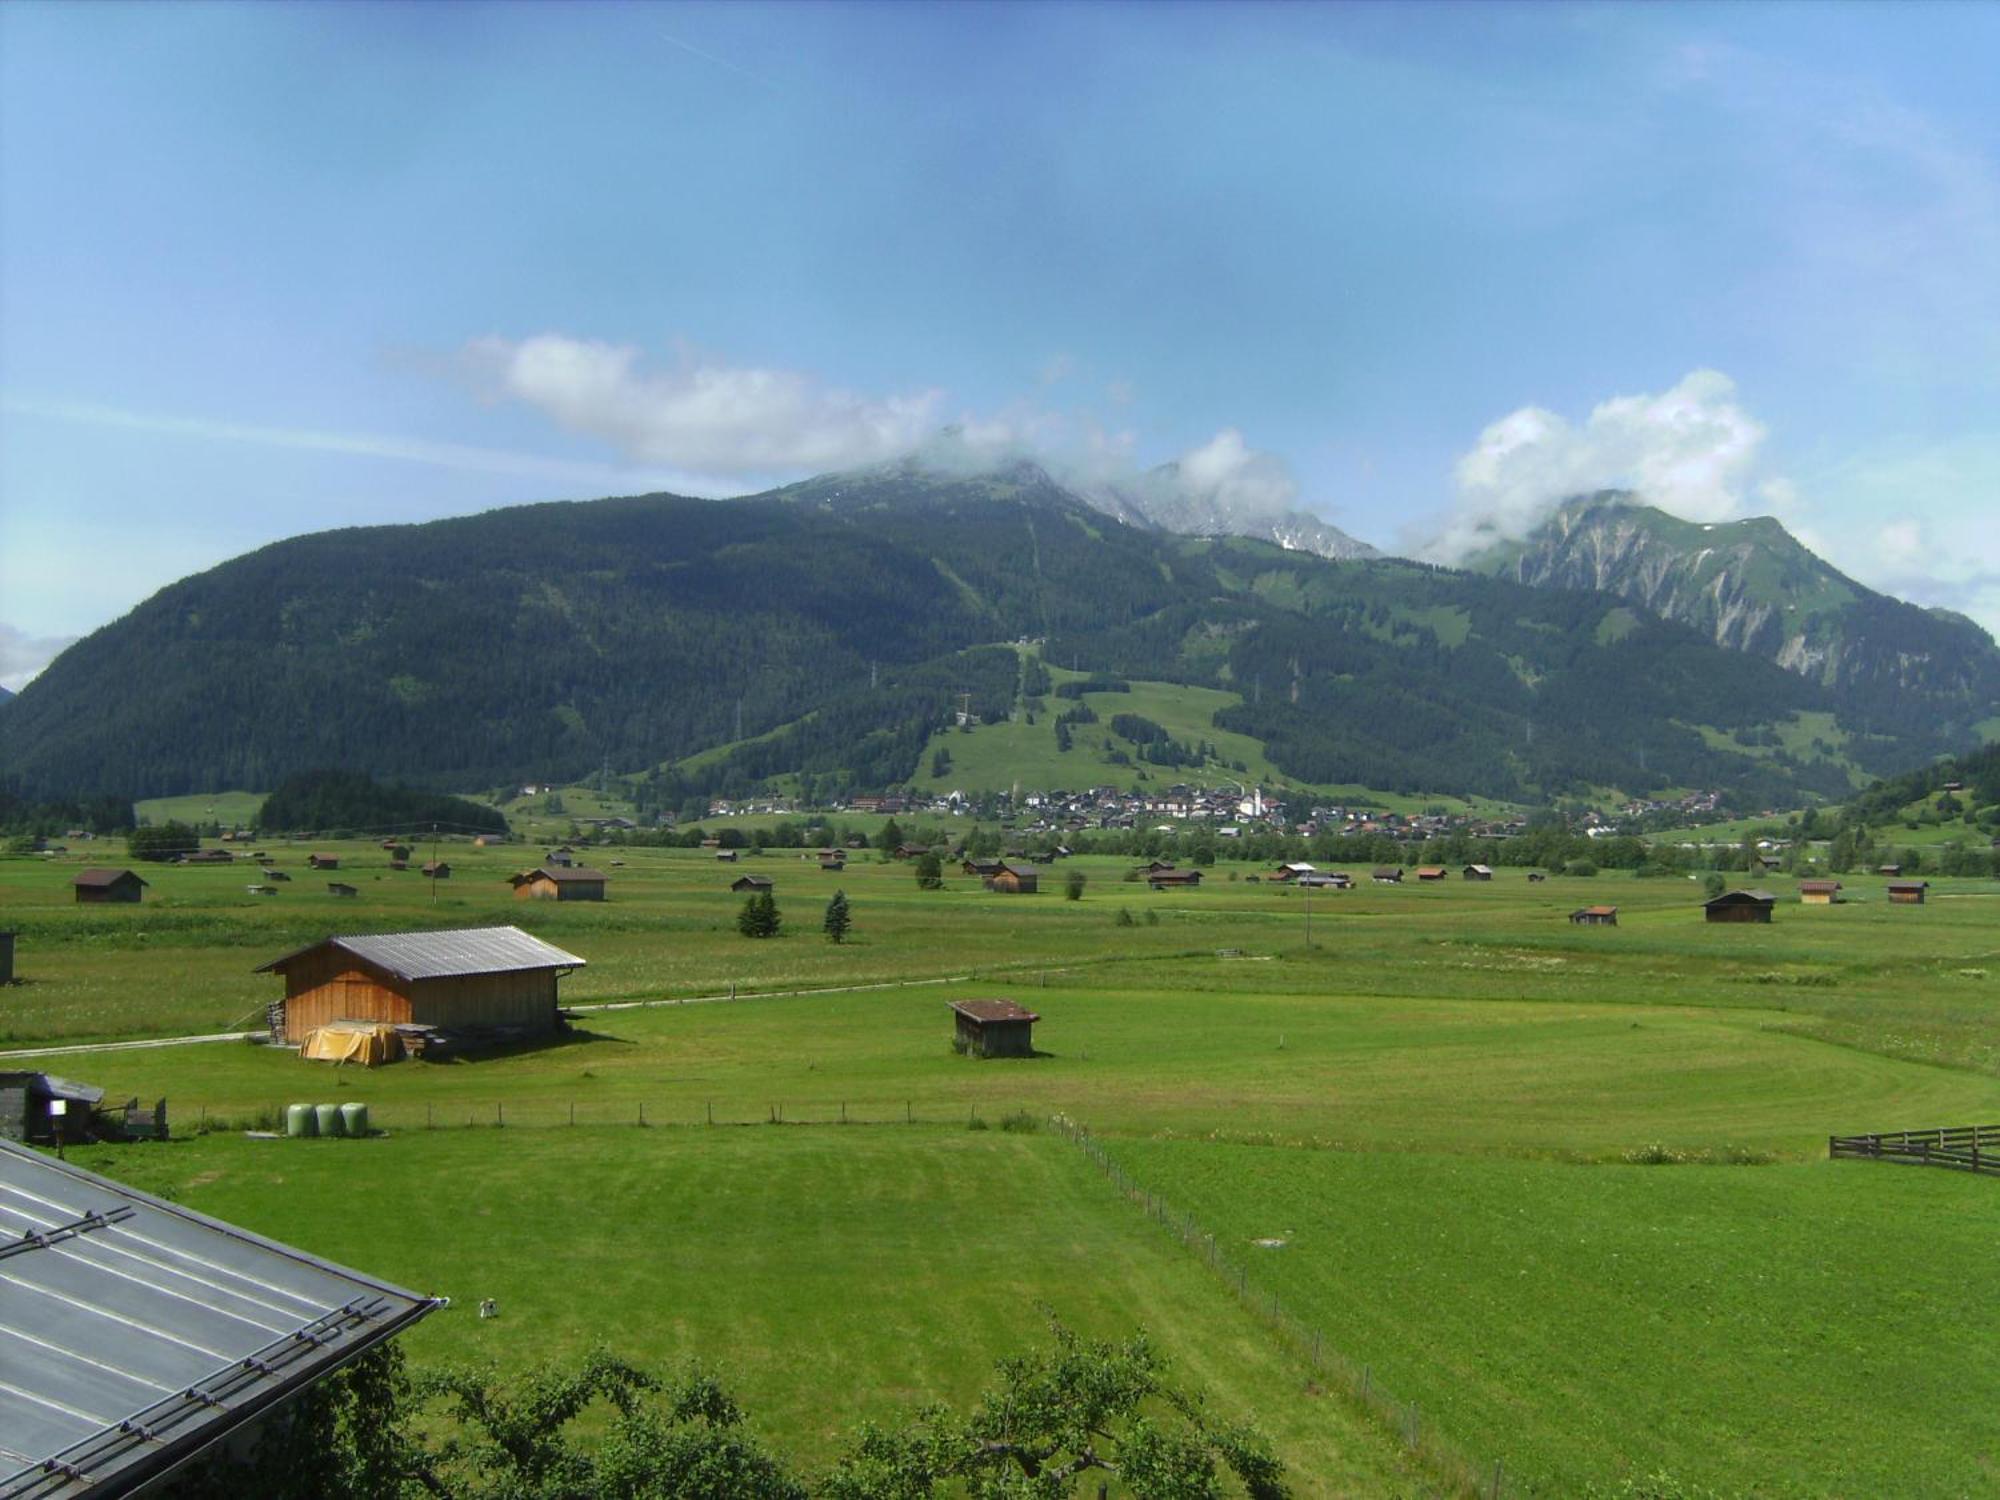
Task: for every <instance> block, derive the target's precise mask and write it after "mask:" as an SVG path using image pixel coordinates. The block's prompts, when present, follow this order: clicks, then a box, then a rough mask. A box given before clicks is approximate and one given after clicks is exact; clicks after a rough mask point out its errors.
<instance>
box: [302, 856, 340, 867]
mask: <svg viewBox="0 0 2000 1500" xmlns="http://www.w3.org/2000/svg"><path fill="white" fill-rule="evenodd" d="M306 865H307V867H308V868H310V869H314V870H338V869H339V868H340V856H339V855H338V854H308V855H307V856H306Z"/></svg>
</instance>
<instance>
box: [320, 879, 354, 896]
mask: <svg viewBox="0 0 2000 1500" xmlns="http://www.w3.org/2000/svg"><path fill="white" fill-rule="evenodd" d="M326 888H327V892H328V893H329V894H330V895H335V896H358V895H360V894H361V892H360V891H359V890H357V889H355V887H353V886H351V885H349V884H348V883H347V882H346V881H344V880H329V881H328V882H327V883H326Z"/></svg>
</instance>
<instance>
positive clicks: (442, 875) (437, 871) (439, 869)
mask: <svg viewBox="0 0 2000 1500" xmlns="http://www.w3.org/2000/svg"><path fill="white" fill-rule="evenodd" d="M424 875H425V877H426V878H428V879H431V880H449V879H451V865H450V864H449V863H448V862H447V861H445V860H442V859H434V860H431V861H430V862H429V863H428V864H426V865H425V866H424Z"/></svg>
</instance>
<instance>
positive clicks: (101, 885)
mask: <svg viewBox="0 0 2000 1500" xmlns="http://www.w3.org/2000/svg"><path fill="white" fill-rule="evenodd" d="M70 884H71V885H72V886H73V887H75V889H76V899H77V900H78V901H81V902H85V903H87V904H96V903H99V902H106V901H140V900H144V899H145V892H146V882H145V881H143V880H141V879H140V878H139V877H138V876H137V875H134V874H133V873H132V872H131V871H130V870H79V871H78V872H77V876H76V879H75V880H73V881H71V882H70Z"/></svg>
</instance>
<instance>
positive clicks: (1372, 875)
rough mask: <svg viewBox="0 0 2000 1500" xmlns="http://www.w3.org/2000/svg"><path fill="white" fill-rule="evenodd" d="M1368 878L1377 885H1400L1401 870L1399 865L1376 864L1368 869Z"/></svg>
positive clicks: (1401, 880) (1401, 878) (1401, 879)
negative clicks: (1371, 868)
mask: <svg viewBox="0 0 2000 1500" xmlns="http://www.w3.org/2000/svg"><path fill="white" fill-rule="evenodd" d="M1368 878H1369V879H1370V880H1372V881H1374V882H1375V883H1376V884H1377V885H1401V884H1402V883H1403V871H1402V867H1401V866H1400V865H1377V866H1376V867H1375V868H1374V869H1373V870H1371V871H1369V873H1368Z"/></svg>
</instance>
